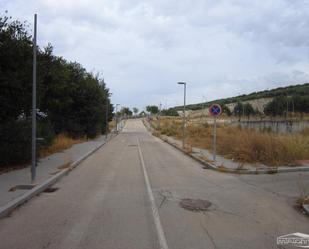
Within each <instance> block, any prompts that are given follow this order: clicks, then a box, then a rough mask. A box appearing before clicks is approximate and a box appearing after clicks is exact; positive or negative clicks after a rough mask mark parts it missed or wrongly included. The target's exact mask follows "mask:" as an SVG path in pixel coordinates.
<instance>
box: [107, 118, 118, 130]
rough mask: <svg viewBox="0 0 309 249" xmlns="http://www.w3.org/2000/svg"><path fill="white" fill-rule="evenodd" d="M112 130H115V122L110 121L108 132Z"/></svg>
mask: <svg viewBox="0 0 309 249" xmlns="http://www.w3.org/2000/svg"><path fill="white" fill-rule="evenodd" d="M114 128H116V121H115V120H112V121H110V122H109V123H108V130H109V132H110V131H111V130H113V129H114Z"/></svg>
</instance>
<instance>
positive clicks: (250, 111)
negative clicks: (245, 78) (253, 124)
mask: <svg viewBox="0 0 309 249" xmlns="http://www.w3.org/2000/svg"><path fill="white" fill-rule="evenodd" d="M244 114H245V115H246V116H247V117H248V118H249V117H250V116H251V115H255V111H254V109H253V107H252V105H251V104H250V103H246V104H244Z"/></svg>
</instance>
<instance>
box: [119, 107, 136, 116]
mask: <svg viewBox="0 0 309 249" xmlns="http://www.w3.org/2000/svg"><path fill="white" fill-rule="evenodd" d="M120 113H121V115H124V116H132V114H133V113H132V111H131V110H130V108H129V107H122V108H121V110H120Z"/></svg>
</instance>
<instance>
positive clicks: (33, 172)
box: [31, 14, 37, 183]
mask: <svg viewBox="0 0 309 249" xmlns="http://www.w3.org/2000/svg"><path fill="white" fill-rule="evenodd" d="M33 31H34V33H33V71H32V80H33V82H32V141H31V142H32V155H31V183H34V182H35V177H36V164H37V163H36V161H37V160H36V113H37V111H36V109H37V108H36V54H37V46H36V32H37V14H34V30H33Z"/></svg>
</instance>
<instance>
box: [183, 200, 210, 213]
mask: <svg viewBox="0 0 309 249" xmlns="http://www.w3.org/2000/svg"><path fill="white" fill-rule="evenodd" d="M179 204H180V206H181V207H182V208H184V209H187V210H190V211H196V212H201V211H207V210H208V208H209V207H210V206H211V202H209V201H207V200H201V199H182V200H181V201H180V203H179Z"/></svg>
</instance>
